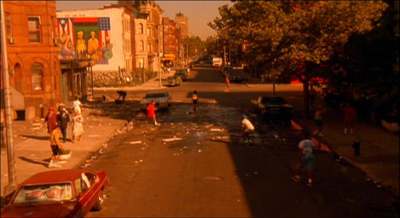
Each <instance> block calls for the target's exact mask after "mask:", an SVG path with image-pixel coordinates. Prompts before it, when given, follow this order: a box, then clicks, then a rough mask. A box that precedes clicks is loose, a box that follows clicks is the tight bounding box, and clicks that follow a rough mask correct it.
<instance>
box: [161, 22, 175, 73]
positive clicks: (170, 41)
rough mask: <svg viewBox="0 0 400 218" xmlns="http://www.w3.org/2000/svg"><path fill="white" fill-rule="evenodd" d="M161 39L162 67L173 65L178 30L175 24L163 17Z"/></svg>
mask: <svg viewBox="0 0 400 218" xmlns="http://www.w3.org/2000/svg"><path fill="white" fill-rule="evenodd" d="M163 37H164V40H163V43H164V44H163V47H164V56H163V59H162V61H163V63H164V65H174V64H175V62H176V58H177V57H178V49H179V44H178V30H177V26H176V22H175V21H174V20H172V19H170V18H168V17H163Z"/></svg>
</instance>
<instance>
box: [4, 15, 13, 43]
mask: <svg viewBox="0 0 400 218" xmlns="http://www.w3.org/2000/svg"><path fill="white" fill-rule="evenodd" d="M5 21H6V22H5V23H6V25H5V26H6V38H7V39H8V43H9V44H13V43H14V38H13V33H12V22H11V14H10V13H8V12H6V13H5Z"/></svg>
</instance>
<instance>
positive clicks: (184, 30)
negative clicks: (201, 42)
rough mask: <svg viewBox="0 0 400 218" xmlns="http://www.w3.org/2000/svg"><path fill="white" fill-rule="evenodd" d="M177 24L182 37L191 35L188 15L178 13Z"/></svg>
mask: <svg viewBox="0 0 400 218" xmlns="http://www.w3.org/2000/svg"><path fill="white" fill-rule="evenodd" d="M175 22H176V26H177V28H178V31H179V34H180V36H181V38H182V39H184V38H187V37H188V36H189V21H188V17H186V16H185V15H183V14H182V13H181V12H179V13H177V14H176V16H175Z"/></svg>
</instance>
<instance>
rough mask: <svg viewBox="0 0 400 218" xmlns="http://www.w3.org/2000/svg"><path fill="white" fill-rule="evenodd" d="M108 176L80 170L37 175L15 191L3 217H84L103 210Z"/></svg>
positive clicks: (2, 214) (56, 171)
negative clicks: (90, 212) (92, 211)
mask: <svg viewBox="0 0 400 218" xmlns="http://www.w3.org/2000/svg"><path fill="white" fill-rule="evenodd" d="M107 183H108V178H107V176H106V173H105V172H104V171H103V172H97V173H96V172H92V171H89V170H81V169H67V170H55V171H47V172H42V173H38V174H36V175H34V176H32V177H30V178H28V179H27V180H25V181H24V182H23V183H22V184H20V185H19V187H18V188H17V189H16V191H15V192H14V194H12V195H11V198H10V200H9V202H8V204H7V205H6V206H5V208H4V209H3V210H2V211H1V217H43V218H44V217H52V218H57V217H84V216H85V215H86V214H87V213H88V212H89V211H90V210H101V208H102V204H103V201H104V196H103V190H104V187H105V186H106V185H107Z"/></svg>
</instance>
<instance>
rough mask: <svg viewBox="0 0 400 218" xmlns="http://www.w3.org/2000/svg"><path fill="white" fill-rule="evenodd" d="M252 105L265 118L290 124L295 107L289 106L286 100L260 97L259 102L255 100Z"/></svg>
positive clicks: (276, 97)
mask: <svg viewBox="0 0 400 218" xmlns="http://www.w3.org/2000/svg"><path fill="white" fill-rule="evenodd" d="M252 103H253V104H254V105H255V108H256V110H257V111H258V112H259V113H260V114H261V115H262V116H263V118H265V119H268V120H274V121H282V122H284V123H286V124H290V121H291V119H292V113H293V106H292V105H290V104H288V103H287V102H286V100H285V99H284V98H282V97H278V96H273V97H269V96H260V97H258V99H257V100H253V101H252Z"/></svg>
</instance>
